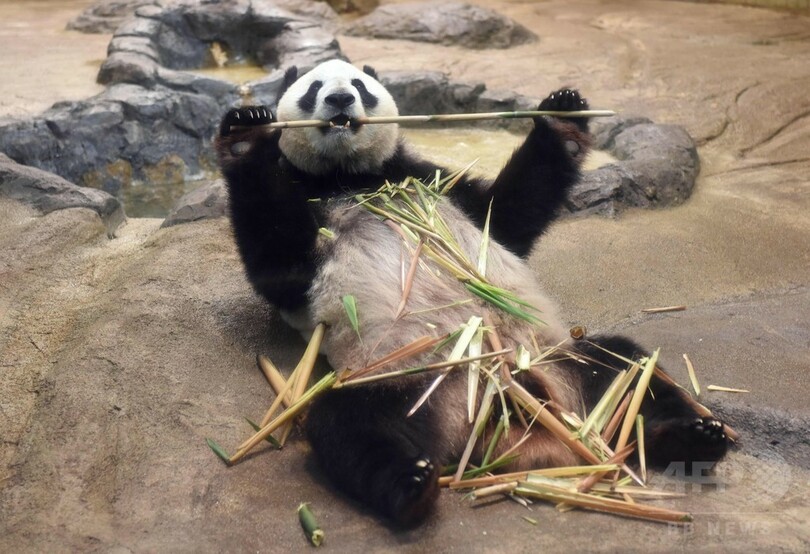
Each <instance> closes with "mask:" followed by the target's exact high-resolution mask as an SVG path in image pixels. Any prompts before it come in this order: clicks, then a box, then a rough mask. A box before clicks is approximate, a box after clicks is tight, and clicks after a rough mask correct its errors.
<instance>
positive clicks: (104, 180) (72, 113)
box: [0, 84, 235, 194]
mask: <svg viewBox="0 0 810 554" xmlns="http://www.w3.org/2000/svg"><path fill="white" fill-rule="evenodd" d="M233 98H235V93H234V96H233ZM223 111H224V106H223V105H221V104H219V103H218V102H217V101H216V100H215V99H214V98H212V97H211V96H210V95H206V94H202V93H198V92H194V91H187V92H179V91H172V90H169V89H167V88H165V87H158V88H155V89H145V88H143V87H140V86H137V85H128V84H120V85H116V86H113V87H110V88H108V89H107V90H106V91H104V92H103V93H101V94H99V95H98V96H95V97H93V98H91V99H90V100H87V101H81V102H64V103H59V104H56V105H54V106H53V107H52V108H50V109H49V110H47V111H46V112H45V113H43V114H42V115H41V116H39V117H35V118H32V119H27V120H21V121H13V122H10V123H8V124H6V125H0V152H5V153H6V154H7V155H8V156H9V157H11V158H12V159H14V160H15V161H17V162H19V163H22V164H26V165H35V166H36V167H39V168H41V169H44V170H47V171H50V172H53V173H56V174H57V175H60V176H62V177H64V178H66V179H68V180H70V181H73V182H75V183H76V184H79V185H83V186H92V187H94V188H99V189H103V190H105V191H107V192H109V193H112V194H116V193H118V192H119V190H120V189H121V188H122V187H124V186H128V185H130V184H132V183H133V182H138V181H143V182H147V183H152V182H156V180H155V177H159V178H161V179H162V178H163V177H164V176H165V175H166V171H167V169H172V171H171V178H172V179H175V180H182V179H183V178H185V177H187V176H188V175H192V174H199V173H200V172H202V171H205V170H211V169H213V168H214V167H215V160H214V158H213V153H212V152H211V149H210V140H211V138H212V137H213V135H214V131H215V129H216V126H217V123H218V121H219V118H220V117H221V115H222V112H223ZM160 182H165V181H160Z"/></svg>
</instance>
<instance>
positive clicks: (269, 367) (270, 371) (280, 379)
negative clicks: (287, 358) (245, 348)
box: [256, 354, 292, 408]
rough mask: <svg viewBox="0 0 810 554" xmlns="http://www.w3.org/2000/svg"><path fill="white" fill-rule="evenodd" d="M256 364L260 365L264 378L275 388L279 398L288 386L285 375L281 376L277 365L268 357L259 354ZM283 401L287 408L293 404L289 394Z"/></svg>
mask: <svg viewBox="0 0 810 554" xmlns="http://www.w3.org/2000/svg"><path fill="white" fill-rule="evenodd" d="M256 363H257V364H258V365H259V369H261V370H262V373H264V377H265V378H266V379H267V382H268V383H270V386H271V387H272V388H273V391H274V392H275V393H276V396H278V394H279V393H280V392H281V391H282V390H283V389H284V386H285V385H286V384H287V380H286V379H285V378H284V375H282V374H281V372H280V371H279V370H278V368H277V367H276V365H275V364H274V363H273V362H272V361H270V358H268V357H267V356H262V355H261V354H259V355H258V356H257V357H256ZM281 401H282V402H283V403H284V407H285V408H287V407H289V405H290V404H292V401H291V400H290V395H289V394H285V395H284V398H282V400H281Z"/></svg>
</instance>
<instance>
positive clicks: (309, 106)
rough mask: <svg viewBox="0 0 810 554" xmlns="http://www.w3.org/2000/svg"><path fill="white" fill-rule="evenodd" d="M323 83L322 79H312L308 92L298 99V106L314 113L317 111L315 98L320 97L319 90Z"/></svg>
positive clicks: (303, 110)
mask: <svg viewBox="0 0 810 554" xmlns="http://www.w3.org/2000/svg"><path fill="white" fill-rule="evenodd" d="M322 86H323V83H322V82H321V81H312V84H311V85H309V88H308V89H307V92H306V93H305V94H304V96H302V97H301V98H299V99H298V108H299V109H300V110H301V111H302V112H308V113H312V112H313V111H315V100H316V99H317V97H318V91H319V90H321V87H322Z"/></svg>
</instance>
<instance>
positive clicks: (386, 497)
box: [306, 387, 439, 527]
mask: <svg viewBox="0 0 810 554" xmlns="http://www.w3.org/2000/svg"><path fill="white" fill-rule="evenodd" d="M395 392H396V391H390V392H389V391H385V390H374V391H371V392H369V391H368V390H367V389H366V388H364V387H358V388H353V389H349V388H347V389H342V390H335V391H330V392H328V393H326V394H325V395H323V396H322V397H321V398H319V399H318V400H317V401H316V402H315V403H314V404H313V405H312V407H311V409H310V412H309V415H308V416H307V424H306V431H307V435H308V438H309V441H310V444H311V445H312V449H313V452H314V454H315V457H316V458H317V460H318V462H319V465H320V467H321V469H322V470H323V472H324V473H325V474H326V475H327V477H328V478H329V479H330V480H331V481H332V482H333V483H334V484H335V485H336V486H337V487H338V488H339V489H341V490H342V491H343V492H344V493H346V494H348V495H349V496H351V497H353V498H354V499H356V500H358V501H360V502H361V503H363V504H365V505H367V506H368V507H370V508H372V509H373V510H374V511H376V512H377V513H379V514H381V515H383V516H385V517H387V518H389V519H391V520H392V521H393V522H394V523H395V524H397V525H398V526H401V527H410V526H413V525H415V524H417V523H419V522H421V521H422V520H423V519H424V518H425V517H427V515H429V514H430V513H431V511H432V509H433V506H434V504H435V502H436V498H437V496H438V493H439V487H438V477H439V462H438V461H437V456H436V453H435V452H432V451H431V450H432V447H431V445H432V444H436V441H434V440H433V438H435V435H436V432H437V431H436V430H435V429H433V427H432V425H431V423H430V420H429V419H428V418H427V417H425V416H426V415H427V414H422V413H420V412H422V410H420V412H417V413H416V414H414V415H413V416H412V417H410V418H406V417H405V412H407V409H408V405H407V402H405V401H403V397H402V395H401V394H396V393H395Z"/></svg>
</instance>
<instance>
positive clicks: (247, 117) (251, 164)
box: [216, 106, 318, 309]
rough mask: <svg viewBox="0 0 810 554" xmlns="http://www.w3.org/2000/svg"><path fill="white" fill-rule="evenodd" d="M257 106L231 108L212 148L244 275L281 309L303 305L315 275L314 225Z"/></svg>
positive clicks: (269, 118)
mask: <svg viewBox="0 0 810 554" xmlns="http://www.w3.org/2000/svg"><path fill="white" fill-rule="evenodd" d="M270 121H272V114H271V113H270V111H269V110H268V109H266V108H264V107H261V106H251V107H245V108H239V109H234V110H230V111H229V112H228V113H227V114H226V115H225V117H224V119H223V121H222V124H221V125H220V134H219V136H218V137H217V139H216V149H217V154H218V155H219V161H220V166H221V168H222V173H223V175H224V177H225V181H226V183H227V186H228V194H229V206H230V213H231V223H232V226H233V230H234V236H235V238H236V243H237V246H238V248H239V252H240V254H241V256H242V261H243V262H244V266H245V269H246V272H247V276H248V278H249V280H250V282H251V284H252V285H253V286H254V288H255V289H256V291H257V292H258V293H259V294H261V295H262V296H264V297H265V298H266V299H267V300H269V301H270V302H271V303H272V304H275V305H276V306H279V307H281V308H287V309H295V308H297V307H299V306H300V305H301V304H303V302H304V300H305V298H304V294H305V293H306V291H307V290H308V289H309V286H310V284H311V282H312V278H313V276H314V274H315V264H314V259H313V257H314V254H313V249H314V245H315V241H316V238H317V233H318V223H317V219H316V217H315V214H314V212H313V209H312V207H311V205H310V203H308V202H307V198H306V197H305V196H304V194H303V193H302V192H301V187H296V186H295V185H294V184H292V183H290V177H289V174H288V172H287V170H285V169H284V168H283V167H281V165H280V164H279V159H280V156H281V151H280V149H279V146H278V140H279V133H278V132H276V133H268V131H267V130H266V129H264V128H263V127H261V126H262V125H264V124H265V123H269V122H270Z"/></svg>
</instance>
